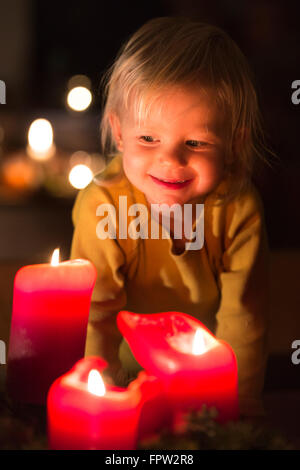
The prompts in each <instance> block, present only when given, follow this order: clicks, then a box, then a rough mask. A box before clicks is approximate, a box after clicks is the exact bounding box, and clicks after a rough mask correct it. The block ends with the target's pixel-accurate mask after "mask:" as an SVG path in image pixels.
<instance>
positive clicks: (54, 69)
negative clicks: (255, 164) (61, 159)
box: [0, 0, 300, 249]
mask: <svg viewBox="0 0 300 470" xmlns="http://www.w3.org/2000/svg"><path fill="white" fill-rule="evenodd" d="M0 13H1V14H0V38H1V41H0V79H2V80H5V81H6V85H7V104H6V105H5V106H1V109H0V125H1V122H2V124H3V125H4V127H5V124H6V129H5V130H6V140H5V142H4V144H3V145H4V151H10V150H12V149H15V148H18V147H20V146H24V145H25V139H26V129H27V127H28V125H29V123H30V122H31V120H32V119H33V118H35V117H36V116H38V115H39V114H41V112H42V114H43V115H44V116H46V117H49V118H50V119H51V122H52V124H53V126H54V130H55V135H56V142H57V143H58V145H60V147H62V148H64V149H66V150H67V151H72V150H76V149H84V150H89V151H97V150H99V132H98V124H99V119H100V114H101V107H100V104H101V92H100V90H99V81H100V77H101V74H102V73H103V71H104V70H105V69H106V68H107V67H108V66H109V65H110V64H111V63H112V61H113V59H114V57H115V55H116V53H117V51H118V49H119V47H120V45H121V44H122V43H123V42H124V41H125V40H126V39H127V38H128V37H129V36H130V35H131V34H132V33H133V32H134V31H135V30H136V29H137V28H138V27H139V26H141V25H142V24H143V23H144V22H145V21H147V20H148V19H150V18H153V17H156V16H166V15H170V16H175V15H183V16H189V17H192V18H195V19H199V20H202V21H207V22H211V23H213V24H216V25H218V26H221V27H222V28H224V29H225V30H226V31H227V32H228V33H229V34H230V35H231V36H232V37H233V39H235V40H236V41H237V43H238V45H239V46H240V48H241V49H242V51H243V52H244V54H245V55H246V57H247V58H248V60H249V62H250V65H251V67H252V70H253V72H254V76H255V78H256V85H257V89H258V95H259V99H260V104H261V110H262V114H263V117H264V122H265V129H266V134H267V137H268V143H269V145H270V146H271V148H272V149H273V151H274V152H275V153H276V155H277V156H278V158H279V160H277V161H276V160H275V161H274V160H273V163H272V165H273V167H272V168H268V167H264V168H262V169H260V171H259V172H258V173H257V174H256V175H255V176H254V179H255V182H256V184H257V186H258V187H259V189H260V192H261V195H262V198H263V201H264V203H265V207H266V221H267V227H268V234H269V240H270V245H271V248H274V249H280V248H287V249H291V248H298V247H299V240H300V224H299V223H298V216H297V214H298V208H297V204H298V200H299V193H300V190H299V184H298V178H299V157H298V127H299V126H298V123H299V113H300V105H299V106H296V105H294V104H293V103H292V101H291V95H292V89H291V83H292V82H293V81H294V80H296V79H297V78H299V75H298V73H299V72H298V67H299V57H300V51H299V44H300V28H299V14H300V4H299V2H296V1H295V2H294V1H288V2H284V1H279V2H270V1H264V0H263V1H258V0H256V1H250V0H248V1H241V2H236V1H214V0H213V1H198V2H192V1H190V0H187V1H169V0H161V1H151V2H148V3H145V2H140V1H132V2H121V1H120V2H109V1H101V0H100V1H93V0H87V1H85V2H83V1H79V0H75V1H57V0H54V1H51V2H48V1H38V0H11V1H3V0H1V1H0ZM74 74H86V75H88V76H89V77H90V79H91V81H92V88H93V92H94V101H93V104H92V106H91V108H90V109H89V111H88V112H86V113H85V114H84V115H83V116H82V115H81V116H74V113H73V114H72V115H71V114H70V112H69V111H68V110H66V109H65V105H64V100H65V96H66V86H67V81H68V80H69V78H70V77H71V76H72V75H74ZM66 128H67V131H66ZM72 129H74V132H72Z"/></svg>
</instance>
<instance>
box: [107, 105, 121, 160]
mask: <svg viewBox="0 0 300 470" xmlns="http://www.w3.org/2000/svg"><path fill="white" fill-rule="evenodd" d="M108 119H109V124H110V127H111V132H112V135H113V137H114V139H115V143H116V146H117V149H118V150H120V152H123V139H122V132H121V123H120V119H119V116H117V114H116V113H113V112H111V113H109V116H108Z"/></svg>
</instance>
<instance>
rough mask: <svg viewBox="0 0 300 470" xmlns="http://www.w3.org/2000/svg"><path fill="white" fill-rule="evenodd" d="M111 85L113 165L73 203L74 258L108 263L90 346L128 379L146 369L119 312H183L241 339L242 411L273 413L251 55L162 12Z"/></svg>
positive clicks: (111, 76)
mask: <svg viewBox="0 0 300 470" xmlns="http://www.w3.org/2000/svg"><path fill="white" fill-rule="evenodd" d="M104 83H105V106H104V112H103V116H102V123H101V136H102V146H103V152H104V155H105V156H106V158H107V160H108V164H107V166H106V168H105V169H104V171H102V172H101V173H99V174H97V175H96V176H95V177H94V179H93V181H92V182H91V183H90V184H89V185H88V186H87V187H86V188H85V189H83V190H81V191H80V192H79V193H78V195H77V198H76V201H75V204H74V208H73V212H72V219H73V224H74V234H73V240H72V247H71V258H86V259H89V260H91V261H92V262H93V263H94V265H95V266H96V268H97V272H98V277H97V281H96V285H95V288H94V291H93V295H92V303H91V310H90V318H89V325H88V332H87V343H86V355H100V356H102V357H103V358H104V359H106V360H107V361H108V363H109V369H108V373H109V374H110V377H111V378H112V380H114V381H115V382H117V383H118V382H119V383H120V380H121V377H123V378H124V376H125V377H127V378H128V380H130V379H131V378H133V377H134V376H136V374H137V372H138V371H139V370H140V369H141V366H140V365H139V364H138V363H137V361H136V360H135V359H134V357H133V355H132V353H131V350H130V348H129V345H128V344H127V342H126V341H125V340H124V339H123V337H122V335H121V334H120V332H119V330H118V328H117V325H116V315H117V313H118V312H119V311H120V310H130V311H132V312H135V313H157V312H164V311H179V312H184V313H187V314H190V315H192V316H194V317H196V318H197V319H199V320H200V321H201V322H202V323H204V324H205V325H206V326H207V327H208V328H209V329H210V330H211V331H212V332H213V333H214V334H215V335H216V337H217V338H220V339H222V340H225V341H226V342H227V343H229V344H230V345H231V347H232V348H233V350H234V352H235V355H236V358H237V363H238V379H239V403H240V412H241V414H242V415H244V416H258V415H260V414H263V413H264V410H263V406H262V399H261V394H262V389H263V381H264V374H265V367H266V359H267V347H266V346H267V341H266V340H267V325H268V322H267V317H268V314H267V312H268V302H267V278H268V277H267V271H268V247H267V240H266V231H265V225H264V218H263V209H262V204H261V201H260V198H259V196H258V194H257V191H256V189H255V188H254V186H253V184H252V183H251V174H252V168H253V165H254V163H255V159H256V158H264V156H263V149H264V143H263V142H264V141H263V133H262V131H261V124H260V117H259V110H258V106H257V99H256V93H255V89H254V87H253V84H252V81H251V79H250V73H249V70H248V66H247V62H246V60H245V58H244V56H243V54H242V53H241V51H240V50H239V48H238V47H237V45H236V44H235V43H234V42H233V41H232V40H231V39H230V38H229V37H228V35H227V34H226V33H225V32H223V31H222V30H220V29H219V28H217V27H214V26H210V25H206V24H202V23H199V22H196V21H191V20H188V19H183V18H178V17H164V18H155V19H152V20H150V21H149V22H147V23H146V24H145V25H144V26H142V27H141V28H140V29H139V30H138V31H137V32H136V33H135V34H134V35H133V36H132V37H131V38H130V39H129V41H128V42H127V43H126V44H125V45H124V46H123V47H122V49H121V51H120V53H119V55H118V57H117V59H116V61H115V62H114V64H113V66H112V67H111V68H110V70H109V71H108V72H107V74H106V76H105V82H104ZM201 204H203V205H204V206H201ZM187 206H189V207H190V208H191V209H192V210H191V212H190V224H189V227H190V229H192V231H191V230H189V229H188V228H187V227H186V224H185V218H184V217H183V214H184V210H183V209H185V208H186V207H187ZM199 207H200V208H201V207H204V211H203V212H201V211H197V210H196V209H197V208H199ZM152 208H153V211H151V209H152ZM166 208H167V209H169V218H167V219H165V218H164V217H162V215H163V212H164V211H166ZM178 208H179V209H182V213H181V212H180V211H179V212H178ZM167 212H168V211H167ZM138 214H139V215H141V214H142V217H141V218H140V219H139V227H138V226H137V225H138V224H137V220H138V219H137V215H138ZM203 214H204V216H203ZM104 216H106V217H104ZM187 219H188V217H187ZM187 219H186V220H187ZM166 220H167V221H166ZM132 224H135V225H132ZM105 226H106V228H107V227H108V230H105V229H104V228H105ZM199 226H200V228H201V227H202V229H203V237H202V239H201V236H199V237H198V240H197V243H192V241H193V237H192V235H195V233H196V235H197V234H198V235H199V233H200V232H199V230H198V231H197V227H199ZM138 228H140V230H139V231H138ZM157 228H158V229H159V231H160V232H159V236H158V237H156V236H153V233H154V231H155V229H157ZM152 230H153V232H152ZM195 230H196V231H195ZM151 235H152V236H151ZM198 235H197V236H198ZM200 235H201V234H200Z"/></svg>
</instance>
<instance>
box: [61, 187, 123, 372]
mask: <svg viewBox="0 0 300 470" xmlns="http://www.w3.org/2000/svg"><path fill="white" fill-rule="evenodd" d="M102 196H104V199H105V192H103V191H102V189H101V188H99V187H98V186H96V185H95V184H93V183H91V185H89V186H88V187H87V188H85V189H84V190H81V191H80V192H79V193H78V195H77V197H76V201H75V204H74V207H73V211H72V221H73V224H74V233H73V239H72V246H71V254H70V258H71V259H75V258H84V259H88V260H90V261H91V262H92V263H93V264H94V265H95V267H96V269H97V280H96V284H95V287H94V290H93V294H92V300H91V308H90V315H89V324H88V330H87V340H86V350H85V355H86V356H91V355H97V356H101V357H102V358H103V359H105V360H106V361H107V362H108V363H109V369H108V371H107V373H108V374H110V375H111V376H112V377H115V375H116V373H117V372H118V371H119V369H120V368H121V364H120V361H119V357H118V352H119V345H120V343H121V340H122V335H121V333H120V332H119V330H118V328H117V324H116V315H117V313H118V312H119V310H122V308H124V306H125V305H126V292H125V288H124V277H125V276H124V266H125V262H126V260H125V255H124V253H123V251H122V250H121V248H120V246H119V245H118V242H117V240H116V239H111V238H107V239H106V240H101V239H99V238H98V237H97V234H96V226H97V223H98V222H99V218H97V217H96V208H97V207H98V206H99V204H101V202H105V203H107V202H108V201H107V200H104V201H103V200H101V198H102Z"/></svg>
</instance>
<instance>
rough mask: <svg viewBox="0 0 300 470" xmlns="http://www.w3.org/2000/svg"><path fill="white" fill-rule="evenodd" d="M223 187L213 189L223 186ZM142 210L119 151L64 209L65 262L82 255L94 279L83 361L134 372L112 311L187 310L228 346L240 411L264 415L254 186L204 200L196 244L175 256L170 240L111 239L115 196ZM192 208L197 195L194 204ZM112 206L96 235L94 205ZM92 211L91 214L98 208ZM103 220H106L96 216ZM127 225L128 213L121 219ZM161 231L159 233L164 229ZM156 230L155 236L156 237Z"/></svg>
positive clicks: (263, 258) (264, 308) (258, 212)
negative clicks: (99, 360) (108, 223)
mask: <svg viewBox="0 0 300 470" xmlns="http://www.w3.org/2000/svg"><path fill="white" fill-rule="evenodd" d="M226 184H227V183H226V181H223V182H222V183H221V185H220V186H219V188H218V189H220V188H224V189H225V190H226ZM120 196H127V208H129V207H130V206H131V205H132V204H137V203H140V204H143V205H144V206H146V207H148V208H149V211H148V212H149V234H150V235H151V232H150V227H151V223H153V222H152V221H151V223H150V206H149V204H148V202H147V200H146V197H145V195H144V194H143V193H142V192H141V191H139V190H138V189H137V188H136V187H135V186H133V185H132V184H131V183H130V182H129V180H128V179H127V178H126V176H125V174H124V173H123V170H122V155H116V156H115V157H114V158H113V159H112V160H111V161H110V163H109V164H108V165H107V167H106V169H105V170H104V171H103V172H101V173H99V174H98V175H96V176H95V177H94V180H93V181H92V182H91V183H90V184H89V185H88V186H87V187H86V188H85V189H83V190H81V191H80V192H79V193H78V195H77V197H76V200H75V204H74V207H73V212H72V220H73V224H74V234H73V240H72V247H71V258H72V259H74V258H85V259H89V260H90V261H92V262H93V264H94V265H95V267H96V269H97V272H98V276H97V280H96V284H95V288H94V290H93V294H92V302H91V310H90V318H89V325H88V332H87V343H86V355H94V354H95V355H101V356H102V357H103V358H105V359H106V360H107V361H108V362H109V364H110V365H111V370H112V371H116V370H118V369H120V368H121V369H122V370H125V371H128V373H129V374H130V375H132V376H133V375H134V374H136V373H137V371H138V370H140V369H141V367H140V365H139V364H138V363H137V362H136V361H135V359H134V358H133V355H132V353H131V351H130V348H129V346H128V344H127V342H126V341H125V340H124V339H123V338H122V336H121V334H120V332H119V331H118V329H117V326H116V314H117V313H118V312H119V311H120V310H129V311H132V312H136V313H157V312H164V311H174V310H175V311H179V312H185V313H188V314H190V315H193V316H194V317H196V318H198V319H199V320H200V321H201V322H203V323H204V324H205V325H206V326H207V327H208V328H209V329H210V330H211V331H212V332H213V333H214V334H215V335H216V337H217V338H220V339H222V340H224V341H226V342H227V343H229V344H230V345H231V347H232V348H233V350H234V352H235V355H236V358H237V363H238V377H239V401H240V411H241V414H243V415H248V416H250V415H259V414H263V413H264V410H263V407H262V401H261V393H262V389H263V381H264V374H265V367H266V360H267V325H268V247H267V240H266V231H265V225H264V218H263V208H262V204H261V201H260V198H259V196H258V194H257V191H256V190H255V188H254V187H253V186H252V187H251V188H250V189H249V190H248V191H246V192H245V193H244V194H243V195H242V196H240V197H239V198H236V199H233V200H231V201H230V202H227V203H223V204H216V201H215V200H214V199H213V198H212V197H211V196H208V197H207V198H206V199H205V201H204V246H203V247H202V248H201V249H199V250H185V251H184V252H183V253H181V254H175V253H174V252H173V250H172V248H173V243H174V241H173V239H172V238H162V236H161V235H160V237H159V239H152V238H150V237H149V238H144V239H142V238H139V239H136V240H135V239H133V238H132V237H130V236H128V237H127V238H124V239H123V238H120V237H118V234H119V215H121V216H122V217H124V211H119V197H120ZM199 202H203V199H201V198H199ZM105 203H106V204H112V205H113V206H114V207H115V209H116V227H115V228H116V232H115V233H116V238H106V239H105V240H103V239H99V238H98V236H97V233H96V229H97V224H98V223H99V221H100V220H101V219H103V217H99V215H97V214H96V210H97V207H98V206H99V205H101V204H105ZM98 214H99V212H98ZM104 215H107V213H106V214H104ZM126 217H127V218H128V220H127V227H128V226H129V224H130V221H131V220H133V219H134V217H132V216H131V217H128V216H127V213H126ZM162 230H164V229H162ZM160 233H162V232H160Z"/></svg>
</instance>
